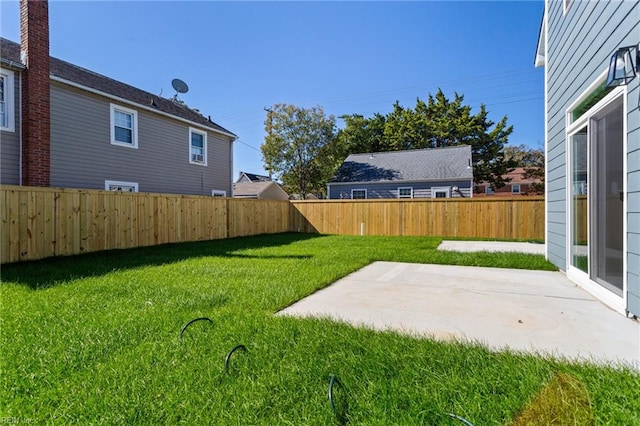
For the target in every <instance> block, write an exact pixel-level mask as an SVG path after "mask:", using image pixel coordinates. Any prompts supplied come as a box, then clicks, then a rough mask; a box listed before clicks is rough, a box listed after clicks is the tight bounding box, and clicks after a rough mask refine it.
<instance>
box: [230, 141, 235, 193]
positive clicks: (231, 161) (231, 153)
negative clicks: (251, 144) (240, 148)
mask: <svg viewBox="0 0 640 426" xmlns="http://www.w3.org/2000/svg"><path fill="white" fill-rule="evenodd" d="M235 140H236V138H231V141H229V148H230V149H229V185H231V190H230V191H229V194H230V195H231V197H232V198H233V142H234V141H235Z"/></svg>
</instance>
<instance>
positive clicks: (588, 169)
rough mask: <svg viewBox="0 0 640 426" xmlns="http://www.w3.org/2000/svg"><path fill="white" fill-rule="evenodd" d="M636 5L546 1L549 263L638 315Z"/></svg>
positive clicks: (639, 30)
mask: <svg viewBox="0 0 640 426" xmlns="http://www.w3.org/2000/svg"><path fill="white" fill-rule="evenodd" d="M639 49H640V2H638V1H571V0H564V1H552V0H546V1H545V7H544V17H543V22H542V26H541V31H540V35H539V38H538V45H537V52H536V59H535V65H536V66H544V71H545V117H546V126H545V129H546V134H545V151H546V152H545V158H546V171H547V177H546V179H545V180H546V182H545V183H546V196H545V198H546V201H545V206H546V212H545V213H546V214H545V217H546V238H545V241H546V256H547V258H548V259H549V260H550V261H551V262H553V263H554V264H555V265H556V266H558V268H560V269H561V270H563V271H565V272H566V274H567V277H569V278H570V279H571V280H572V281H574V282H575V283H577V284H578V285H580V286H581V287H583V288H585V289H586V290H587V291H589V292H590V293H592V294H593V295H595V296H596V297H598V298H599V299H600V300H601V301H603V302H604V303H606V304H607V305H609V306H610V307H612V308H613V309H615V310H617V311H618V312H620V313H623V314H625V313H626V314H627V315H636V316H640V105H639V95H640V64H639V63H638V62H640V58H639V56H640V55H639V54H638V50H639Z"/></svg>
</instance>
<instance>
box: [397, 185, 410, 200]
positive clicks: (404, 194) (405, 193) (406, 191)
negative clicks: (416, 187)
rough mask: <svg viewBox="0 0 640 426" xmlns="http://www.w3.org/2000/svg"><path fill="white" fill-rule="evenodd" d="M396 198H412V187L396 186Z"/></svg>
mask: <svg viewBox="0 0 640 426" xmlns="http://www.w3.org/2000/svg"><path fill="white" fill-rule="evenodd" d="M398 198H413V188H411V187H405V188H398Z"/></svg>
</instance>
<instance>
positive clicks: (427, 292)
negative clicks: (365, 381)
mask: <svg viewBox="0 0 640 426" xmlns="http://www.w3.org/2000/svg"><path fill="white" fill-rule="evenodd" d="M525 244H526V243H525ZM534 246H537V247H536V249H538V247H540V245H534ZM507 247H508V246H507ZM542 247H544V246H542ZM504 251H510V250H508V249H507V250H504ZM279 315H291V316H299V317H308V316H314V317H329V318H332V319H335V320H338V321H344V322H348V323H351V324H353V325H356V326H363V327H369V328H374V329H379V330H388V329H392V330H397V331H399V332H402V333H408V334H412V335H420V336H430V337H434V338H436V339H443V340H448V339H457V340H470V341H474V342H481V343H483V344H485V345H487V346H489V347H490V348H493V349H496V350H500V349H503V348H509V349H511V350H514V351H524V352H535V353H539V354H543V355H545V356H555V357H563V358H568V359H572V360H589V361H593V362H598V363H614V364H627V365H633V366H635V367H636V368H640V323H639V322H638V321H635V320H632V319H628V318H625V317H624V316H622V315H620V314H618V313H616V312H614V311H612V310H610V309H609V308H607V307H606V306H605V305H603V304H602V303H600V302H599V301H598V300H596V299H594V298H593V297H592V296H591V295H589V294H588V293H587V292H585V291H584V290H582V289H581V288H579V287H577V286H575V285H574V284H572V283H571V282H570V281H569V280H568V279H567V278H566V277H565V275H564V274H562V273H561V272H549V271H528V270H514V269H499V268H479V267H467V266H447V265H428V264H427V265H423V264H407V263H392V262H375V263H373V264H371V265H368V266H366V267H364V268H362V269H361V270H359V271H356V272H354V273H352V274H350V275H349V276H347V277H345V278H343V279H341V280H339V281H337V282H336V283H334V284H332V285H331V286H329V287H327V288H325V289H323V290H320V291H318V292H316V293H315V294H313V295H310V296H308V297H306V298H304V299H302V300H300V301H298V302H297V303H295V304H293V305H291V306H289V307H288V308H286V309H284V310H282V311H281V312H279Z"/></svg>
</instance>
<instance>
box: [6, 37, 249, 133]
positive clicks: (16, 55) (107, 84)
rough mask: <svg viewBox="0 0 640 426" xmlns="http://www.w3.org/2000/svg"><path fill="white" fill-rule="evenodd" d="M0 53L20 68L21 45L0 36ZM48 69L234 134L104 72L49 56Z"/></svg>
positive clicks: (93, 86) (101, 89)
mask: <svg viewBox="0 0 640 426" xmlns="http://www.w3.org/2000/svg"><path fill="white" fill-rule="evenodd" d="M0 56H1V57H2V59H3V60H4V61H3V62H5V63H6V61H11V62H14V63H15V64H16V65H18V66H19V67H22V66H23V65H22V63H21V61H20V44H19V43H16V42H13V41H11V40H7V39H5V38H2V37H0ZM50 58H51V60H50V67H51V69H50V72H51V75H52V76H55V77H58V78H60V79H63V80H67V81H69V82H71V83H75V84H78V85H81V86H84V87H88V88H90V89H94V90H97V91H100V92H103V93H106V94H109V95H112V96H116V97H119V98H122V99H125V100H127V101H130V102H134V103H136V104H140V105H143V106H146V107H149V108H152V109H155V110H158V111H161V112H164V113H167V114H171V115H174V116H176V117H180V118H183V119H185V120H189V121H192V122H194V123H197V124H200V125H203V126H206V127H209V128H211V129H213V130H216V131H218V132H222V133H225V134H227V135H229V136H232V137H234V138H235V137H237V136H236V135H235V134H233V133H232V132H230V131H229V130H227V129H225V128H224V127H222V126H220V125H218V124H216V123H214V122H213V121H211V120H210V119H209V118H207V117H205V116H203V115H202V114H200V113H199V112H197V111H195V110H193V109H191V108H189V107H187V106H186V105H184V104H180V103H177V102H174V101H172V100H170V99H166V98H161V97H160V96H157V95H154V94H152V93H149V92H145V91H144V90H141V89H138V88H136V87H133V86H130V85H128V84H125V83H122V82H120V81H117V80H114V79H112V78H109V77H106V76H104V75H101V74H98V73H95V72H93V71H90V70H88V69H85V68H82V67H79V66H77V65H73V64H70V63H69V62H66V61H63V60H61V59H57V58H54V57H50Z"/></svg>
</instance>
